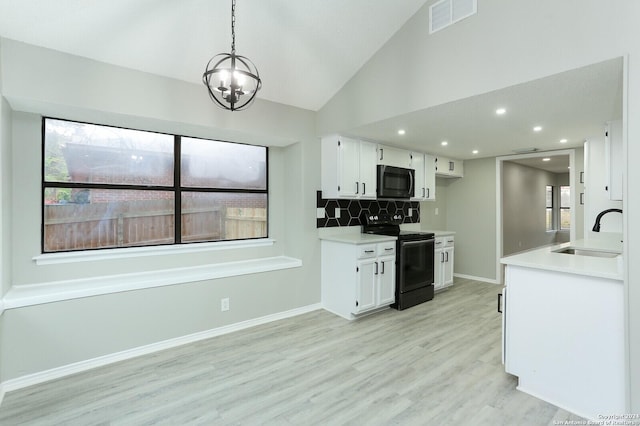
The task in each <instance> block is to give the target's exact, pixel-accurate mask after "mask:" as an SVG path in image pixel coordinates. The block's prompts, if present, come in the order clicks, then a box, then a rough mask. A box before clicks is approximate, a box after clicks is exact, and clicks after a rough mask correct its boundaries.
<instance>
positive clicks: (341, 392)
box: [0, 280, 583, 426]
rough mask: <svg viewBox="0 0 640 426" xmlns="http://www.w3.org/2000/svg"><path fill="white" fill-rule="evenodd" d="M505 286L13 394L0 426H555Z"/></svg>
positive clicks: (205, 345)
mask: <svg viewBox="0 0 640 426" xmlns="http://www.w3.org/2000/svg"><path fill="white" fill-rule="evenodd" d="M500 289H501V287H500V286H497V285H492V284H486V283H480V282H475V281H468V280H457V281H456V285H455V286H454V287H453V288H451V289H450V290H447V291H444V292H442V293H438V294H436V297H435V299H434V300H432V301H430V302H428V303H424V304H422V305H419V306H415V307H413V308H410V309H407V310H405V311H396V310H387V311H384V312H380V313H377V314H375V315H371V316H368V317H365V318H361V319H359V320H356V321H351V322H349V321H347V320H344V319H342V318H340V317H337V316H335V315H333V314H331V313H329V312H326V311H324V310H318V311H315V312H311V313H308V314H305V315H300V316H297V317H294V318H289V319H285V320H281V321H277V322H273V323H270V324H265V325H261V326H257V327H253V328H251V329H247V330H243V331H239V332H235V333H231V334H228V335H224V336H220V337H216V338H212V339H209V340H205V341H201V342H198V343H194V344H189V345H185V346H181V347H179V348H176V349H171V350H166V351H162V352H158V353H155V354H152V355H147V356H143V357H139V358H136V359H132V360H128V361H123V362H119V363H117V364H113V365H109V366H106V367H102V368H97V369H94V370H91V371H88V372H85V373H81V374H76V375H73V376H70V377H66V378H63V379H58V380H55V381H51V382H48V383H44V384H40V385H36V386H32V387H29V388H26V389H22V390H18V391H14V392H10V393H8V394H7V395H6V396H5V399H4V402H3V404H2V406H0V424H2V425H54V424H55V425H58V424H60V425H99V424H111V425H151V424H153V425H155V424H165V425H185V424H189V425H190V424H197V425H200V424H202V425H236V424H237V425H260V424H273V425H314V424H318V425H343V424H353V425H474V426H477V425H491V426H495V425H519V426H521V425H552V424H559V423H558V422H564V421H565V420H575V421H580V420H583V419H581V418H580V417H577V416H574V415H571V414H570V413H568V412H566V411H563V410H560V409H558V408H557V407H555V406H553V405H550V404H547V403H545V402H543V401H540V400H538V399H536V398H534V397H531V396H528V395H526V394H524V393H522V392H519V391H517V390H516V389H515V387H516V378H515V377H513V376H510V375H508V374H506V373H505V372H504V368H503V366H502V364H501V361H500V357H501V352H500V351H501V349H500V348H501V347H500V345H501V343H500V334H501V318H500V314H499V313H497V311H496V300H497V294H498V292H499V291H500Z"/></svg>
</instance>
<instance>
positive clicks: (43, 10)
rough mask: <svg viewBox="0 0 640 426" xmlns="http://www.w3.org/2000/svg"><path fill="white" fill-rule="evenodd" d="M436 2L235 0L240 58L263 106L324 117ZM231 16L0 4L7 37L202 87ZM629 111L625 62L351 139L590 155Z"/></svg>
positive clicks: (168, 9)
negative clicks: (249, 68) (591, 144)
mask: <svg viewBox="0 0 640 426" xmlns="http://www.w3.org/2000/svg"><path fill="white" fill-rule="evenodd" d="M434 1H435V0H402V1H399V0H375V1H371V0H348V1H345V0H237V6H236V49H237V53H238V54H241V55H244V56H247V57H249V58H250V59H251V60H252V61H253V62H254V63H255V64H256V65H257V67H258V70H259V72H260V76H261V78H262V80H263V88H262V90H261V91H260V92H259V94H258V97H259V98H262V99H265V100H269V101H274V102H278V103H283V104H287V105H292V106H296V107H300V108H304V109H309V110H312V111H317V110H319V109H320V108H322V106H323V105H325V103H327V101H329V100H330V99H331V98H332V97H333V96H334V95H335V94H336V93H337V92H338V91H339V90H340V89H341V88H342V87H343V86H344V85H345V83H347V82H348V81H349V80H350V79H351V78H352V77H353V76H354V75H355V74H356V72H357V71H358V70H359V69H360V68H361V67H362V66H363V65H365V64H366V62H367V61H368V60H369V59H370V58H371V57H372V56H373V55H374V54H375V53H376V51H378V50H379V49H380V48H381V47H382V46H383V45H384V44H385V43H386V42H387V41H388V40H389V39H390V38H391V37H392V36H393V35H394V34H395V33H396V31H398V30H399V29H400V28H401V27H402V26H403V25H404V24H405V23H406V22H407V20H409V19H410V18H411V17H412V16H413V15H414V14H415V12H417V11H418V10H419V9H420V8H421V7H423V6H425V4H426V6H425V7H427V6H428V4H432V3H433V2H434ZM479 3H480V2H479ZM480 7H481V3H480V5H479V8H480ZM230 15H231V0H180V1H176V0H109V1H102V0H100V1H99V0H56V1H50V0H0V36H1V37H6V38H10V39H14V40H19V41H23V42H26V43H30V44H34V45H38V46H43V47H47V48H51V49H54V50H59V51H63V52H67V53H71V54H75V55H79V56H84V57H87V58H91V59H95V60H97V61H102V62H106V63H110V64H114V65H119V66H122V67H126V68H132V69H136V70H140V71H145V72H149V73H153V74H158V75H162V76H167V77H170V78H175V79H180V80H184V81H189V82H194V83H197V84H202V83H201V78H202V73H203V71H204V68H205V65H206V63H207V61H208V60H209V59H210V58H211V57H212V56H213V55H215V54H218V53H222V52H228V51H229V50H230V45H231V19H230ZM469 19H473V18H469ZM425 25H428V24H427V23H425ZM450 30H454V31H455V29H454V28H450V29H445V30H444V31H450ZM407 48H408V49H410V48H411V46H407ZM45 66H46V64H43V69H44V67H45ZM203 90H204V87H203ZM498 107H505V108H506V109H507V113H506V114H505V115H504V116H501V117H496V115H495V109H496V108H498ZM621 111H622V61H621V60H620V59H616V60H612V61H608V62H605V63H601V64H595V65H592V66H589V67H585V68H583V69H580V70H575V71H570V72H566V73H563V74H559V75H556V76H551V77H548V78H545V79H542V80H537V81H533V82H527V83H523V84H520V85H517V86H513V87H509V88H504V89H501V90H498V91H495V92H491V93H487V94H484V95H480V96H475V97H473V98H468V99H462V100H459V101H455V102H451V103H449V104H445V105H440V106H437V107H434V108H430V109H427V110H423V111H416V112H414V113H411V114H406V115H402V116H397V117H391V118H387V119H385V120H382V121H380V122H376V123H370V124H368V125H366V126H363V127H360V128H355V129H348V131H347V132H345V133H348V134H350V135H352V136H357V137H362V138H367V139H372V140H377V141H382V142H386V143H390V144H394V145H398V146H401V147H405V148H408V149H419V150H422V151H428V152H432V153H434V154H440V155H448V156H451V157H453V158H460V159H469V158H475V157H488V156H496V155H505V154H510V153H512V152H513V150H516V149H520V148H528V147H536V148H538V149H539V150H553V149H562V148H569V147H576V146H581V145H582V143H583V141H584V139H586V138H589V137H593V136H596V135H600V134H601V133H602V128H603V125H604V122H605V121H607V120H611V119H614V118H620V117H621ZM538 124H539V125H542V126H543V128H544V129H543V131H542V132H539V133H535V132H532V130H531V129H532V127H533V126H534V125H538ZM400 128H402V129H405V130H406V134H405V135H403V136H400V135H398V133H397V131H398V130H399V129H400ZM561 139H567V142H566V143H565V144H560V143H559V140H561ZM445 140H446V141H448V142H449V145H448V146H447V147H443V146H442V145H441V142H442V141H445ZM473 150H478V153H477V154H473V153H472V152H473Z"/></svg>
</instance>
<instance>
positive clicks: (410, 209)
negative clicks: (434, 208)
mask: <svg viewBox="0 0 640 426" xmlns="http://www.w3.org/2000/svg"><path fill="white" fill-rule="evenodd" d="M409 217H413V209H412V208H411V207H409Z"/></svg>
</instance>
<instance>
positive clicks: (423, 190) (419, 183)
mask: <svg viewBox="0 0 640 426" xmlns="http://www.w3.org/2000/svg"><path fill="white" fill-rule="evenodd" d="M411 168H412V169H413V170H415V172H416V174H415V179H416V180H415V185H416V187H415V196H414V197H413V198H412V200H416V201H426V200H431V201H433V200H435V199H436V159H435V157H434V156H433V155H429V154H422V153H420V152H412V153H411Z"/></svg>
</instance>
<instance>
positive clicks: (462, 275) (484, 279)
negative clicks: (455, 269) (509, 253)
mask: <svg viewBox="0 0 640 426" xmlns="http://www.w3.org/2000/svg"><path fill="white" fill-rule="evenodd" d="M453 276H454V277H458V278H462V279H465V280H473V281H480V282H483V283H489V284H500V282H499V281H498V280H494V279H491V278H485V277H476V276H474V275H465V274H453Z"/></svg>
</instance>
